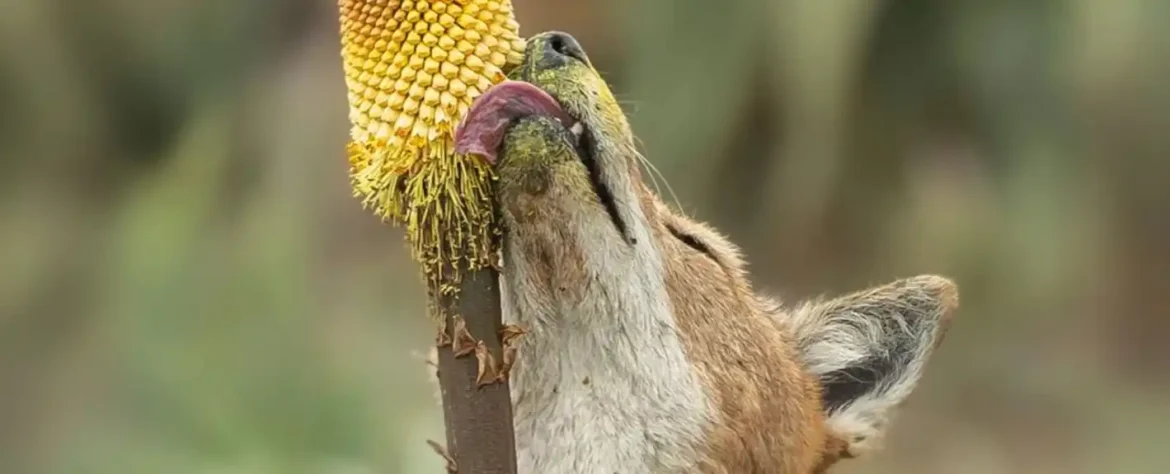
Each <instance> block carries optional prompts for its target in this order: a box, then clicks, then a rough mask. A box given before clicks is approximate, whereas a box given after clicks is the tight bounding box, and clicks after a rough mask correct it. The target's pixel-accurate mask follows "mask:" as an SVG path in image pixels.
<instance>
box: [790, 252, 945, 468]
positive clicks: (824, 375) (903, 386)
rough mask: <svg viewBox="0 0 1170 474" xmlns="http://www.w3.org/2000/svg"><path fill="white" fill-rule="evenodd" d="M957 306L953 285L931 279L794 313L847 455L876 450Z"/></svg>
mask: <svg viewBox="0 0 1170 474" xmlns="http://www.w3.org/2000/svg"><path fill="white" fill-rule="evenodd" d="M958 304H959V293H958V289H957V287H956V286H955V284H954V283H952V282H951V281H950V280H948V279H946V278H942V277H938V276H930V275H927V276H918V277H914V278H908V279H905V280H898V281H895V282H893V283H890V284H888V285H884V286H879V287H876V288H871V289H869V290H865V291H861V292H857V293H853V294H850V295H846V296H842V297H839V298H836V299H832V300H828V301H814V302H809V303H806V304H804V305H802V306H801V307H799V308H797V309H796V311H795V312H793V313H792V315H791V318H792V319H791V323H792V325H793V329H794V330H795V332H796V337H797V343H798V346H799V350H800V353H801V356H802V358H803V360H804V362H805V364H807V366H808V369H809V370H810V371H811V372H812V373H813V374H815V375H816V376H817V377H819V378H820V380H821V384H822V395H821V396H822V398H823V400H824V407H825V410H826V417H827V419H828V425H829V429H830V430H831V432H832V434H833V435H834V437H836V438H838V439H839V440H841V441H842V442H843V444H844V446H842V448H843V450H842V451H843V452H842V453H841V455H842V456H845V457H853V456H857V455H859V454H862V453H863V452H865V451H866V450H868V449H871V448H873V447H875V445H876V444H877V441H878V440H879V439H880V437H881V435H882V434H883V432H884V430H885V428H886V425H887V424H888V422H889V419H890V417H891V415H892V412H893V411H894V408H895V407H897V406H898V405H899V404H901V403H902V401H903V400H905V399H906V397H907V396H908V395H909V394H910V392H911V391H912V390H913V389H914V386H915V385H917V384H918V380H919V379H920V378H921V377H922V370H923V368H924V367H925V366H926V361H927V360H928V359H929V358H930V356H931V354H932V353H933V352H934V348H935V347H937V346H938V344H939V343H940V342H942V338H943V335H944V334H945V333H946V330H947V327H948V325H949V323H950V318H951V313H952V312H953V311H954V310H955V308H956V307H958Z"/></svg>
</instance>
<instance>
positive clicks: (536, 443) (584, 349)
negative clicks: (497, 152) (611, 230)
mask: <svg viewBox="0 0 1170 474" xmlns="http://www.w3.org/2000/svg"><path fill="white" fill-rule="evenodd" d="M582 227H585V226H582ZM591 228H593V229H596V228H597V227H591ZM578 235H580V236H583V237H585V238H586V239H588V240H605V239H611V238H612V239H613V240H614V241H613V242H600V241H595V242H590V244H593V245H584V246H583V247H585V248H584V249H583V250H584V253H585V255H582V257H584V258H583V262H558V264H563V265H583V266H584V268H583V272H582V273H581V274H582V275H583V278H584V284H583V287H581V288H576V289H575V291H573V292H572V293H573V296H572V297H559V296H558V294H557V292H556V291H549V290H550V289H545V288H535V287H533V285H539V284H540V283H539V282H537V281H536V279H533V278H527V276H528V275H531V273H530V272H531V271H532V270H533V267H532V264H533V263H532V262H529V261H526V260H525V258H524V257H523V256H522V255H510V254H509V252H507V251H505V271H504V278H503V281H502V285H501V287H502V288H501V289H502V296H503V298H502V300H503V301H502V309H503V313H504V319H505V322H507V323H510V324H518V325H520V326H522V327H524V328H525V329H526V330H527V331H528V334H527V335H526V336H524V337H523V338H521V339H520V341H521V345H520V347H519V354H518V361H517V363H516V366H515V367H514V368H513V371H512V373H511V377H512V378H511V381H512V399H513V404H514V416H515V428H516V444H517V456H518V461H519V468H520V472H521V473H522V474H530V473H541V474H569V473H573V474H577V473H605V474H610V473H644V472H684V471H687V470H689V469H688V468H689V467H690V466H693V464H694V462H695V459H696V457H697V453H696V448H697V446H699V445H700V444H701V441H702V439H703V433H704V431H705V429H706V427H707V426H708V423H709V421H708V420H709V419H710V418H709V417H710V414H711V413H712V411H711V408H710V405H709V403H708V401H707V398H706V396H705V394H704V392H703V389H702V388H701V386H700V384H699V381H698V378H697V376H696V374H695V373H694V370H693V368H692V365H691V364H690V363H689V362H688V361H687V357H686V354H685V352H684V351H683V347H682V344H681V342H680V339H679V335H678V329H677V327H676V325H675V322H674V318H673V317H672V316H671V308H670V302H669V300H668V298H667V295H666V290H665V288H664V283H663V279H662V263H661V261H660V260H659V256H658V252H657V250H656V249H654V248H653V247H652V245H651V244H650V239H649V236H647V235H637V236H635V237H637V238H638V241H639V242H640V243H639V244H636V245H633V246H630V245H626V244H625V242H622V241H621V240H620V239H619V238H618V236H617V235H616V234H613V235H598V234H597V233H596V232H594V233H593V235H588V234H578ZM509 238H512V237H511V236H509ZM577 283H580V282H577ZM554 290H555V289H554Z"/></svg>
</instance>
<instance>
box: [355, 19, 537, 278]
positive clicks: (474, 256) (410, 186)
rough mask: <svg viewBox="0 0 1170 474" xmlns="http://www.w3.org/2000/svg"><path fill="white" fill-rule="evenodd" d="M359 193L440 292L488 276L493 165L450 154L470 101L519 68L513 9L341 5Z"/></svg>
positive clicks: (519, 45) (521, 47)
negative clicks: (398, 230)
mask: <svg viewBox="0 0 1170 474" xmlns="http://www.w3.org/2000/svg"><path fill="white" fill-rule="evenodd" d="M338 6H339V8H340V12H341V17H340V20H341V44H342V48H341V55H342V58H343V67H344V70H345V81H346V86H347V89H348V91H349V119H350V122H351V125H352V128H351V130H350V138H351V141H350V143H349V145H348V156H349V164H350V176H351V178H352V184H353V188H354V193H355V195H357V196H358V197H360V198H361V199H362V203H363V204H364V205H365V206H366V207H368V208H372V209H373V210H374V212H375V213H377V214H378V215H379V216H381V217H383V218H385V219H389V220H391V221H394V222H398V223H404V224H405V225H406V228H407V234H408V238H409V239H410V241H411V246H412V249H413V252H414V257H415V258H416V259H417V260H418V261H420V262H421V263H422V264H423V266H424V269H425V270H426V271H427V274H428V275H429V277H430V279H431V283H436V284H440V286H441V288H442V290H443V291H444V292H451V291H453V290H454V288H455V286H454V283H457V282H458V279H459V275H458V274H457V273H450V270H449V268H450V267H452V266H457V265H458V264H460V263H461V262H460V261H461V260H462V263H465V264H468V265H470V267H472V268H477V267H482V266H483V265H485V264H487V263H488V262H489V258H490V256H491V250H492V247H491V240H492V235H493V223H492V209H491V195H490V190H489V186H488V185H489V180H490V179H491V176H492V174H491V168H490V167H489V165H488V164H487V163H485V162H483V161H482V160H480V159H478V158H474V157H461V156H455V155H454V154H453V152H452V150H453V149H454V141H453V137H454V133H455V127H456V125H457V124H458V123H459V120H461V119H462V118H463V117H464V116H465V115H466V114H467V109H468V108H469V107H470V106H471V103H472V101H474V100H475V98H476V97H478V96H479V95H480V94H482V93H483V92H484V91H486V90H487V89H488V88H489V87H491V86H492V85H494V84H496V83H498V82H500V81H502V80H503V79H504V77H505V70H506V69H507V68H508V67H510V65H514V64H516V63H518V62H519V60H520V57H521V55H522V53H523V50H524V42H523V40H522V39H521V38H520V36H519V32H518V30H519V25H517V23H516V20H515V18H514V16H513V12H512V2H511V1H510V0H414V1H411V0H338Z"/></svg>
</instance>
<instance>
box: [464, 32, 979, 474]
mask: <svg viewBox="0 0 1170 474" xmlns="http://www.w3.org/2000/svg"><path fill="white" fill-rule="evenodd" d="M512 77H513V78H514V79H516V80H513V81H508V82H505V83H503V84H501V85H498V86H496V87H494V88H492V89H490V90H489V91H487V92H486V93H485V94H484V95H483V96H481V97H480V99H479V100H477V101H476V104H475V105H473V107H472V108H471V110H470V112H469V114H468V116H467V117H466V118H465V120H464V122H463V123H462V124H461V127H460V130H459V131H458V133H457V136H456V144H457V149H459V151H463V152H472V153H476V154H479V155H482V156H483V157H484V158H485V159H488V160H491V161H492V162H494V163H495V166H496V173H497V175H498V177H499V181H498V185H497V191H496V193H497V199H498V205H499V209H500V215H501V227H502V229H503V251H502V253H503V256H502V259H503V260H502V277H501V296H502V298H501V299H502V303H501V305H502V310H503V314H504V319H505V323H507V324H511V325H516V326H519V327H521V328H523V329H524V330H525V331H527V335H525V336H524V337H523V338H521V339H519V342H518V352H517V359H516V361H515V365H514V366H513V367H512V368H511V377H510V380H511V384H512V385H511V390H512V399H513V406H514V417H515V425H514V426H515V433H516V446H517V461H518V466H519V472H521V473H524V474H578V473H598V474H640V473H728V474H748V473H761V474H763V473H768V474H772V473H774V474H815V473H824V472H826V471H827V470H828V469H829V468H830V467H831V466H832V465H834V464H835V463H836V462H837V461H838V460H840V459H842V458H851V457H855V456H857V455H859V454H862V453H864V452H865V451H866V450H867V449H871V448H873V447H874V446H875V445H876V443H877V441H878V438H879V437H880V436H881V435H882V433H883V431H885V430H886V428H887V426H888V421H889V420H890V416H891V412H892V411H894V409H895V407H897V406H898V405H899V404H900V403H901V402H902V401H903V400H904V399H905V398H906V397H907V395H909V394H910V392H911V390H912V389H913V388H914V386H915V385H916V384H917V383H918V381H919V379H920V377H921V376H922V373H923V368H924V367H925V365H926V362H927V359H928V358H929V357H930V356H931V354H932V352H933V350H934V349H935V347H936V346H937V345H938V344H939V343H940V341H941V340H942V337H943V335H944V333H945V332H946V329H947V326H948V324H949V321H950V318H951V314H952V312H953V311H954V310H955V308H956V307H957V305H958V292H957V289H956V286H955V285H954V284H953V283H952V282H951V281H950V280H948V279H946V278H943V277H939V276H917V277H913V278H908V279H903V280H898V281H895V282H893V283H890V284H887V285H885V286H879V287H875V288H871V289H868V290H865V291H861V292H857V293H854V294H849V295H846V296H842V297H838V298H835V299H823V300H815V301H808V302H804V303H802V304H796V305H781V304H779V303H778V302H776V301H774V300H772V299H770V298H768V297H765V296H762V295H760V294H758V293H756V291H754V290H753V289H752V286H751V284H750V283H749V282H748V276H747V274H746V272H745V269H744V267H745V265H744V261H743V260H742V257H741V256H740V252H739V250H738V249H737V248H736V247H735V246H734V245H733V244H732V243H731V242H729V241H728V240H727V239H726V238H724V237H723V236H721V235H720V234H719V233H717V232H716V231H715V230H713V229H711V228H710V227H708V226H706V225H704V224H702V223H699V222H696V221H694V220H692V219H689V218H687V217H685V216H683V215H682V214H681V213H679V212H677V211H675V210H673V209H671V208H670V207H668V206H667V205H665V204H664V203H663V202H662V200H661V199H660V198H659V197H658V196H656V195H655V194H654V193H653V192H651V190H650V189H649V188H648V187H647V186H646V185H645V184H644V183H643V181H642V179H641V176H640V168H639V159H640V158H639V155H638V151H637V150H636V149H635V146H634V138H633V134H632V133H631V130H630V126H629V124H628V122H627V120H626V118H625V115H624V114H623V113H622V110H621V108H620V106H619V105H618V102H617V100H615V98H614V96H613V94H612V93H611V91H610V89H609V87H608V86H607V84H606V82H605V81H604V80H603V79H602V77H601V76H600V75H599V74H598V73H597V71H596V70H595V69H594V68H593V66H592V65H591V64H590V61H589V58H588V57H587V56H586V54H585V51H584V50H583V49H582V47H581V46H580V45H579V44H578V42H577V41H576V40H574V39H573V37H571V36H570V35H568V34H565V33H560V32H549V33H544V34H540V35H537V36H534V37H532V38H531V39H530V40H529V42H528V45H527V49H526V53H525V55H524V60H523V63H522V64H521V65H520V66H519V67H518V69H517V70H516V71H515V72H514V73H513V75H512Z"/></svg>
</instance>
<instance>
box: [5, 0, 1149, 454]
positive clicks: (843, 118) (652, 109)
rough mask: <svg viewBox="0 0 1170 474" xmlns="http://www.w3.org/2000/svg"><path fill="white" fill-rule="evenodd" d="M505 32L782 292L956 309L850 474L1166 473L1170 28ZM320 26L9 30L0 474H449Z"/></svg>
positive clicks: (260, 13) (406, 264)
mask: <svg viewBox="0 0 1170 474" xmlns="http://www.w3.org/2000/svg"><path fill="white" fill-rule="evenodd" d="M515 1H516V4H517V5H516V8H517V15H518V17H519V20H520V22H521V24H522V27H523V33H524V34H532V33H535V32H538V31H542V30H547V29H561V30H566V31H569V32H571V33H573V34H574V35H576V36H577V37H578V39H579V40H580V41H581V42H582V43H583V44H584V46H585V48H586V50H588V51H589V52H590V54H591V56H592V57H593V59H594V61H595V63H596V64H597V66H598V68H599V69H601V70H602V71H603V72H604V73H605V74H606V76H607V78H608V79H609V80H610V81H611V83H612V84H613V86H614V88H615V90H616V91H617V93H618V95H619V97H620V98H621V99H622V100H623V103H624V104H625V106H626V108H627V111H628V113H629V114H630V116H631V119H632V122H633V126H634V129H635V131H636V133H637V134H638V135H639V136H640V138H641V139H642V140H643V142H644V145H645V148H646V151H647V155H648V156H649V158H650V159H651V160H652V161H653V162H655V163H656V164H657V166H658V167H659V168H661V170H662V173H663V174H664V175H665V177H666V178H667V180H668V181H669V182H670V184H671V185H672V187H673V189H674V191H675V192H676V193H677V195H678V200H679V202H680V203H681V205H682V206H683V208H684V209H685V210H686V211H687V212H688V213H690V214H691V215H694V216H697V217H699V218H701V219H703V220H707V221H710V222H712V223H714V224H715V225H717V226H719V227H720V228H721V229H723V230H724V231H725V232H727V233H729V234H730V235H731V236H732V237H733V238H734V239H735V240H736V241H737V242H739V243H740V244H741V245H742V246H743V247H744V249H745V250H746V252H747V254H748V255H749V258H750V260H751V261H752V262H753V265H752V270H753V272H754V277H755V279H756V281H757V282H758V284H759V285H760V286H761V287H762V288H767V289H768V290H769V291H773V292H775V293H776V294H778V295H782V296H783V297H786V298H788V299H795V298H800V297H805V296H810V295H814V294H817V293H821V292H838V291H846V290H849V289H853V288H857V287H860V286H864V285H868V284H876V283H881V282H883V281H886V280H891V279H893V278H896V277H900V276H908V275H912V274H917V273H927V272H930V273H943V274H947V275H949V276H952V277H954V278H955V279H956V280H957V281H958V282H959V284H960V287H961V289H962V294H963V305H962V308H961V311H960V313H959V316H958V318H957V320H956V324H955V326H954V327H953V329H952V332H951V335H950V337H949V338H948V340H947V343H946V344H944V345H943V347H942V349H941V350H940V351H939V353H938V354H937V356H936V358H935V360H934V363H933V365H932V366H931V368H930V370H929V371H928V373H927V375H926V377H925V379H924V380H923V383H922V385H921V386H920V388H919V389H918V391H917V392H916V394H915V395H914V396H913V397H912V398H911V399H910V402H909V404H908V405H907V406H906V407H905V409H904V412H903V414H902V416H901V417H900V419H899V420H898V422H897V423H896V424H895V425H894V428H893V430H892V432H891V433H890V436H889V438H888V442H887V445H888V448H887V449H886V450H885V451H883V452H881V453H880V454H878V455H875V456H873V457H871V458H870V459H868V460H865V461H860V460H859V461H851V462H846V463H844V464H843V465H842V466H843V469H841V472H845V473H906V472H914V473H918V472H921V473H973V474H974V473H1062V474H1063V473H1127V474H1128V473H1166V472H1170V449H1168V448H1170V446H1168V444H1170V442H1168V439H1170V434H1167V433H1168V430H1167V429H1168V428H1170V397H1168V395H1170V345H1168V344H1166V343H1164V341H1165V340H1166V338H1167V336H1168V335H1170V334H1168V332H1170V331H1167V330H1168V329H1170V320H1168V319H1167V317H1168V316H1170V297H1168V296H1167V295H1170V250H1168V247H1170V211H1168V210H1167V209H1166V208H1165V207H1164V206H1166V205H1167V204H1168V203H1170V173H1168V171H1170V156H1168V155H1170V138H1168V135H1170V133H1168V132H1167V127H1168V126H1170V90H1168V89H1167V81H1166V78H1167V77H1170V30H1168V29H1167V28H1166V24H1167V22H1168V21H1170V2H1166V1H1162V0H1033V1H1022V0H1020V1H1009V0H897V1H894V0H886V1H878V0H870V1H802V2H795V1H787V2H785V1H780V2H775V1H774V2H767V1H759V0H756V1H748V0H744V1H730V0H609V1H603V0H595V1H590V0H515ZM335 8H336V4H335V3H334V2H331V1H327V0H283V1H277V0H151V1H146V0H85V1H79V0H3V1H0V268H2V270H0V473H3V474H25V473H118V474H137V473H143V474H147V473H149V474H153V473H167V474H169V473H180V474H186V473H201V474H202V473H207V474H210V473H216V474H219V473H224V474H227V473H231V474H236V473H238V474H268V473H323V474H343V473H344V474H350V473H352V474H366V473H370V474H373V473H391V474H395V473H411V474H412V473H428V472H441V471H440V470H439V466H440V465H441V463H440V461H439V459H438V457H437V456H435V455H434V454H433V453H431V452H430V451H429V450H428V448H427V447H426V446H425V444H424V440H425V439H427V438H435V439H441V436H442V420H441V417H440V412H439V410H438V407H437V405H436V403H435V401H434V398H433V396H434V394H433V390H434V389H433V388H432V387H431V386H430V385H428V383H427V378H426V370H425V369H424V365H423V362H422V361H421V358H419V357H418V355H417V354H420V353H422V351H424V350H425V349H426V347H427V344H428V342H429V341H430V340H431V334H432V333H431V332H430V331H429V330H428V328H427V326H426V324H425V318H424V317H423V311H424V304H423V300H422V296H423V293H424V292H423V288H422V286H421V283H420V279H419V278H418V276H417V274H416V271H415V270H416V269H415V267H414V266H413V264H412V263H411V262H410V261H409V260H408V256H407V252H406V250H405V248H404V245H403V243H402V242H403V240H402V236H401V233H400V231H399V230H398V229H395V228H393V227H390V226H387V225H383V224H381V223H379V222H378V221H377V220H376V219H375V218H374V217H372V216H371V215H369V214H367V213H366V212H364V211H363V210H362V209H361V208H360V206H359V205H358V202H357V201H356V200H355V199H354V198H352V197H350V192H349V190H348V183H347V177H346V162H345V158H344V152H343V146H344V142H345V140H346V133H347V128H348V124H347V122H346V100H345V89H344V83H343V80H342V74H341V65H340V57H339V46H338V36H337V29H338V25H337V18H336V10H335Z"/></svg>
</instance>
